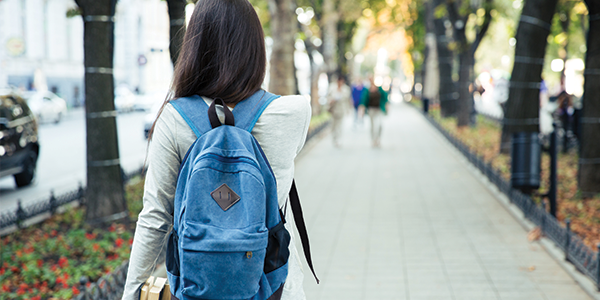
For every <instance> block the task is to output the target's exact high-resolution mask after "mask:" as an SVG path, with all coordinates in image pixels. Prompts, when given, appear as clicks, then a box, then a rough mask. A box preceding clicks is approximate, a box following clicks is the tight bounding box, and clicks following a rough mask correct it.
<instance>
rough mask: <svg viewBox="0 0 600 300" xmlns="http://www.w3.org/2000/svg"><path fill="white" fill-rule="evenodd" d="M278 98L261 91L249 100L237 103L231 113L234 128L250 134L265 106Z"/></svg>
mask: <svg viewBox="0 0 600 300" xmlns="http://www.w3.org/2000/svg"><path fill="white" fill-rule="evenodd" d="M279 97H281V96H279V95H274V94H271V93H269V92H267V91H265V90H262V89H261V90H258V91H257V92H256V93H254V94H253V95H252V96H250V97H249V98H247V99H245V100H243V101H241V102H239V103H238V104H236V105H235V107H234V109H233V111H232V112H233V117H234V119H235V126H236V127H240V128H242V129H244V130H246V131H248V132H252V128H254V125H255V124H256V122H257V121H258V118H259V117H260V116H261V115H262V113H263V112H264V111H265V109H266V108H267V106H269V104H271V102H273V100H275V99H277V98H279Z"/></svg>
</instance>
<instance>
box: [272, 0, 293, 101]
mask: <svg viewBox="0 0 600 300" xmlns="http://www.w3.org/2000/svg"><path fill="white" fill-rule="evenodd" d="M295 9H296V3H295V1H294V0H269V11H270V13H271V37H272V38H273V48H272V51H271V61H270V63H271V68H270V77H269V78H270V80H269V91H270V92H271V93H275V94H279V95H291V94H293V93H294V92H295V91H296V87H295V86H294V84H295V79H294V72H295V71H296V67H295V66H294V50H295V48H294V37H295V35H296V30H297V25H296V22H297V20H296V13H295Z"/></svg>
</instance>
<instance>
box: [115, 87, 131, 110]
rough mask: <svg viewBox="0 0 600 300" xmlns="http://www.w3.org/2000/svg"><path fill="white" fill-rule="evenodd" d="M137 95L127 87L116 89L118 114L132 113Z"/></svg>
mask: <svg viewBox="0 0 600 300" xmlns="http://www.w3.org/2000/svg"><path fill="white" fill-rule="evenodd" d="M135 101H136V95H135V94H134V93H133V92H132V91H131V90H129V88H127V87H126V86H119V87H118V88H116V89H115V109H116V110H117V112H132V111H133V105H134V104H135Z"/></svg>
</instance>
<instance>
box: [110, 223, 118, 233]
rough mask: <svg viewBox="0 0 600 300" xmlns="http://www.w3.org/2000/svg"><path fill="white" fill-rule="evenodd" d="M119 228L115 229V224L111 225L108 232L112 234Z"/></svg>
mask: <svg viewBox="0 0 600 300" xmlns="http://www.w3.org/2000/svg"><path fill="white" fill-rule="evenodd" d="M116 229H117V228H116V227H115V224H111V225H110V227H109V228H108V231H110V232H115V230H116Z"/></svg>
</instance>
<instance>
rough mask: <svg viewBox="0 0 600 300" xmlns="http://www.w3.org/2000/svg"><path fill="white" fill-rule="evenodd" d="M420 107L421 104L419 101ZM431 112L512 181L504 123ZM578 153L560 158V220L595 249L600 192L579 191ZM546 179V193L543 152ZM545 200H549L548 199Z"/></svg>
mask: <svg viewBox="0 0 600 300" xmlns="http://www.w3.org/2000/svg"><path fill="white" fill-rule="evenodd" d="M415 105H416V106H417V107H419V108H420V107H421V106H420V103H419V102H416V103H415ZM429 114H430V115H431V117H433V119H434V120H435V121H436V122H438V123H439V124H440V125H441V126H442V127H443V128H444V129H446V130H448V131H449V132H450V133H452V135H454V136H455V137H456V138H458V139H460V140H461V141H462V142H463V143H465V144H466V145H467V146H469V147H470V148H471V150H472V151H473V152H475V153H477V154H478V155H481V156H483V158H484V160H485V161H486V162H490V163H491V164H492V166H493V167H494V168H496V169H498V170H499V171H500V173H501V174H502V176H503V177H504V178H505V179H506V180H510V156H509V155H506V154H500V134H501V132H502V128H501V125H500V124H498V123H497V122H494V121H491V120H488V119H486V118H484V117H483V116H478V118H477V125H476V126H474V127H463V128H458V127H457V126H456V119H455V118H442V117H441V116H440V109H439V106H436V105H432V106H430V109H429ZM577 167H578V155H577V153H576V151H575V150H571V151H570V152H568V153H566V154H563V153H560V154H559V157H558V166H557V169H558V174H557V179H558V186H557V219H558V220H559V221H561V222H563V223H564V221H565V220H566V219H570V220H571V229H572V230H573V231H574V232H576V233H577V234H578V235H579V236H581V237H582V238H583V239H584V242H585V244H586V245H587V246H589V247H591V248H592V249H595V248H596V245H597V244H598V243H599V242H600V195H599V196H596V197H593V198H583V197H581V195H580V194H579V193H578V190H577ZM541 171H542V172H541V176H542V182H541V187H540V193H539V194H543V193H545V192H546V191H547V190H548V187H549V186H550V182H549V174H550V156H549V154H547V153H543V154H542V170H541ZM533 199H534V200H535V201H542V197H541V196H540V195H534V196H533ZM544 201H545V200H544Z"/></svg>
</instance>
